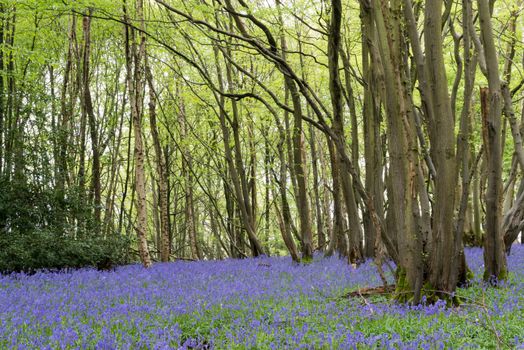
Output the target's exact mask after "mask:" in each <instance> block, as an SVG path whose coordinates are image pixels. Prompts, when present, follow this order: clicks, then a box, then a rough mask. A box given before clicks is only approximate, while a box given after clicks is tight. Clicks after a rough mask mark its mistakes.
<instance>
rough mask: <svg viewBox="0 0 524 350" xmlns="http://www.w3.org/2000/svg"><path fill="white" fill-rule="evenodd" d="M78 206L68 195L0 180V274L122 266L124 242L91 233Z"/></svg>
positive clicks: (82, 207) (73, 195) (89, 220)
mask: <svg viewBox="0 0 524 350" xmlns="http://www.w3.org/2000/svg"><path fill="white" fill-rule="evenodd" d="M83 201H85V199H83V198H82V197H81V196H79V195H78V193H75V192H74V191H71V192H68V193H67V194H62V193H59V191H58V190H56V189H44V188H39V187H38V186H35V185H33V184H27V183H24V182H23V181H20V180H13V181H8V180H7V179H5V178H2V179H0V223H1V226H0V272H3V273H6V272H13V271H28V272H32V271H35V270H37V269H61V268H80V267H84V266H97V267H99V268H110V267H111V266H112V265H114V264H123V263H125V262H126V252H127V250H128V247H129V243H130V242H129V241H128V240H127V239H125V238H123V237H122V236H116V235H111V236H109V237H103V236H101V235H99V233H98V232H93V229H92V227H93V224H92V222H93V219H92V217H91V211H90V207H89V206H86V205H85V203H84V202H83Z"/></svg>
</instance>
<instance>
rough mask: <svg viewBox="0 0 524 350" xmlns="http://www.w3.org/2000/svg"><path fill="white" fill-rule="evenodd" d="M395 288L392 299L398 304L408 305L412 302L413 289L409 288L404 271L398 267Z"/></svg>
mask: <svg viewBox="0 0 524 350" xmlns="http://www.w3.org/2000/svg"><path fill="white" fill-rule="evenodd" d="M396 275H397V286H396V288H395V294H394V297H393V298H394V299H395V300H396V301H398V302H399V303H409V302H412V301H413V289H412V288H411V287H410V285H409V282H408V279H407V277H406V270H404V269H403V268H401V267H399V268H398V269H397V273H396Z"/></svg>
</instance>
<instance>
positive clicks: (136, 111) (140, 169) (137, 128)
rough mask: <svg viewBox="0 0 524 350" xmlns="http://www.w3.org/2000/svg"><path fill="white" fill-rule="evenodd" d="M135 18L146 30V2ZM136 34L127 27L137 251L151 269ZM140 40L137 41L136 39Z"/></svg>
mask: <svg viewBox="0 0 524 350" xmlns="http://www.w3.org/2000/svg"><path fill="white" fill-rule="evenodd" d="M124 14H125V18H124V20H125V21H126V23H127V21H128V20H129V18H128V17H127V9H126V5H125V3H124ZM136 17H137V18H138V19H139V21H140V28H141V29H142V30H144V19H143V0H137V2H136ZM135 33H136V32H135V31H134V30H133V29H131V28H130V26H129V25H127V24H126V26H125V34H126V38H125V45H126V68H127V85H128V90H129V101H130V104H131V118H132V121H133V131H134V135H135V152H134V159H135V191H136V194H137V198H136V206H137V225H136V231H137V235H138V251H139V254H140V260H141V261H142V264H143V265H144V267H150V266H151V264H152V263H151V256H150V254H149V247H148V244H147V194H146V174H145V161H144V145H143V141H142V119H143V118H142V117H143V105H142V103H143V95H144V85H145V84H144V74H143V73H144V56H145V41H146V38H145V34H143V33H141V34H140V35H139V36H138V38H135ZM136 39H138V42H136V41H135V40H136Z"/></svg>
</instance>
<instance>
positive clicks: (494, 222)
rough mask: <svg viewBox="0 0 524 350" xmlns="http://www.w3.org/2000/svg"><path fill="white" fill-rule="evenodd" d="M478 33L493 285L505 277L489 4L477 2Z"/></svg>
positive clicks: (487, 262)
mask: <svg viewBox="0 0 524 350" xmlns="http://www.w3.org/2000/svg"><path fill="white" fill-rule="evenodd" d="M478 8H479V18H480V31H481V36H482V41H483V44H484V52H485V58H486V67H487V73H488V85H489V88H488V89H486V88H483V89H481V90H480V91H481V92H480V94H481V107H482V121H483V123H482V126H483V138H484V144H485V145H486V146H485V153H486V160H487V166H488V178H487V180H488V185H487V186H488V187H487V190H486V236H485V240H484V266H485V270H484V279H485V280H486V281H491V282H495V283H496V281H498V280H504V279H506V277H507V266H506V254H505V253H504V241H503V236H502V230H501V228H502V149H501V147H502V146H501V117H502V94H501V82H500V76H499V71H498V58H497V52H496V47H495V43H494V40H493V30H492V26H491V15H490V8H489V1H488V0H478Z"/></svg>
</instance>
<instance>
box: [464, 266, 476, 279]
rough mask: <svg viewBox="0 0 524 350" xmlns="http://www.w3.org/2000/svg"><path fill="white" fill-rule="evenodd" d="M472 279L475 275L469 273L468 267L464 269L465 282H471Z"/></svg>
mask: <svg viewBox="0 0 524 350" xmlns="http://www.w3.org/2000/svg"><path fill="white" fill-rule="evenodd" d="M474 278H475V274H474V273H473V271H471V269H470V268H469V267H466V280H467V281H471V280H473V279H474Z"/></svg>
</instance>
